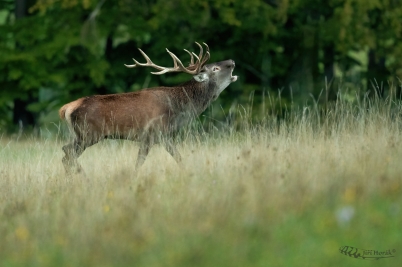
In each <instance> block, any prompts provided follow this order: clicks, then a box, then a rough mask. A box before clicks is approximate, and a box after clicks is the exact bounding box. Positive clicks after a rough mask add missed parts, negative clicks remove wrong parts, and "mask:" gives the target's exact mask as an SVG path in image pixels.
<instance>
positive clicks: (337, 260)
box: [0, 99, 402, 267]
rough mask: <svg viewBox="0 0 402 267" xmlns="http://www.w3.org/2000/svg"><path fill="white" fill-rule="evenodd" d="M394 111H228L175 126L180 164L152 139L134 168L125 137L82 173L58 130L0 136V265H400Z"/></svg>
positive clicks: (386, 105)
mask: <svg viewBox="0 0 402 267" xmlns="http://www.w3.org/2000/svg"><path fill="white" fill-rule="evenodd" d="M239 112H241V111H239ZM401 114H402V113H401V108H400V105H399V104H398V103H397V102H396V101H391V100H385V101H383V100H381V101H380V100H373V101H371V100H370V99H365V102H364V103H358V104H349V103H348V102H346V101H339V102H338V103H337V104H334V105H332V106H329V107H328V108H327V109H326V110H325V112H323V111H322V110H318V109H317V108H314V107H305V108H300V109H295V110H294V111H291V112H290V113H289V116H287V118H286V119H283V120H279V119H277V116H274V115H273V114H267V115H266V117H265V118H264V119H263V120H262V121H260V122H253V121H252V120H251V119H248V117H247V116H243V118H242V116H238V120H239V121H240V122H239V123H238V124H236V125H232V126H227V127H226V128H225V127H224V128H223V129H220V130H214V129H212V130H210V131H189V132H187V133H185V134H183V135H182V138H181V142H180V143H179V146H178V149H179V151H180V152H181V154H182V156H183V164H182V166H181V167H179V166H178V165H177V164H176V163H175V161H174V160H173V159H172V158H171V157H170V155H169V154H168V153H167V152H166V151H165V150H164V149H163V148H162V147H159V146H156V147H154V148H153V149H152V150H151V152H150V155H149V156H148V158H147V160H146V162H145V164H144V165H143V167H142V168H141V169H140V171H139V173H138V176H137V177H135V176H134V164H135V160H136V156H137V150H138V144H136V143H133V142H128V141H105V142H102V143H101V144H98V145H96V146H93V147H91V148H89V149H87V150H86V151H85V152H84V154H83V155H82V156H81V157H80V159H79V161H80V163H81V164H82V166H83V168H84V169H85V171H86V175H85V176H84V175H73V176H66V175H65V174H64V169H63V166H62V163H61V158H62V156H63V153H62V151H61V147H62V146H63V145H64V144H65V143H67V140H66V139H65V138H64V137H63V136H62V135H59V136H56V137H52V138H37V137H35V138H34V137H29V136H25V137H20V138H16V137H6V136H2V137H1V139H0V177H1V178H0V237H1V238H0V266H2V267H3V266H5V267H14V266H97V267H101V266H147V267H151V266H175V267H178V266H231V267H232V266H242V267H244V266H362V265H365V266H378V265H379V264H381V265H382V266H399V258H400V257H401V254H400V253H401V248H402V246H401V242H402V231H401V225H402V206H401V203H402V164H401V162H402V142H401V140H402V139H401V137H402V134H401V132H402V121H401ZM242 120H243V121H242ZM342 246H353V247H357V248H361V249H371V250H378V251H386V250H390V251H391V252H392V255H393V256H395V257H394V258H386V259H379V260H369V259H365V260H363V259H362V258H361V257H358V258H354V257H353V256H349V255H344V254H342V253H340V251H339V248H340V247H342Z"/></svg>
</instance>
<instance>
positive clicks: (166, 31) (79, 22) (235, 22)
mask: <svg viewBox="0 0 402 267" xmlns="http://www.w3.org/2000/svg"><path fill="white" fill-rule="evenodd" d="M196 41H198V42H205V43H207V44H208V45H209V46H210V49H211V61H210V62H215V61H221V60H225V59H233V60H235V62H236V69H235V74H236V75H239V77H240V79H239V80H238V81H237V82H236V83H234V84H232V85H231V86H229V87H228V88H227V89H226V90H225V91H224V92H223V93H222V94H221V96H220V97H219V98H218V100H217V101H216V102H215V103H214V104H213V106H212V107H211V108H210V109H208V111H207V113H208V116H205V117H207V118H215V119H216V120H221V119H223V118H224V116H227V114H229V113H230V109H231V107H233V106H234V105H237V106H238V105H245V104H247V103H250V101H252V107H253V110H254V111H255V110H259V109H260V108H261V106H263V107H264V109H268V110H269V109H272V108H275V107H273V106H272V105H278V103H279V105H280V108H281V109H286V108H292V107H294V106H303V105H309V104H311V103H314V104H318V105H319V106H320V107H322V108H325V107H326V106H327V105H328V103H330V102H334V101H337V99H339V97H340V95H339V94H338V92H340V91H343V93H342V96H341V97H342V98H343V100H346V101H351V102H353V101H358V100H359V98H360V97H364V96H370V95H371V96H378V97H381V98H386V97H388V96H395V97H397V98H399V97H400V94H401V82H400V80H399V77H401V76H402V61H401V60H400V58H401V57H402V5H401V3H400V1H399V0H381V1H380V0H328V1H320V0H294V1H290V0H247V1H240V0H214V1H197V0H175V1H173V0H137V1H133V0H116V1H111V0H58V1H57V0H37V1H36V0H2V1H1V2H0V132H2V133H4V132H7V133H12V132H16V131H21V130H22V129H37V128H40V127H43V126H44V127H49V128H52V127H50V126H48V125H50V124H51V123H53V122H57V121H58V117H57V110H58V108H59V107H60V106H62V105H63V104H64V103H66V102H68V101H72V100H74V99H76V98H79V97H82V96H87V95H92V94H110V93H122V92H130V91H135V90H140V89H141V88H145V87H152V86H157V85H167V86H169V85H173V84H177V83H180V82H182V81H185V80H188V79H189V77H188V75H185V74H180V75H177V74H176V75H175V74H168V75H162V76H153V75H151V74H150V70H149V69H146V68H144V69H127V68H126V67H124V65H123V64H131V63H132V60H131V58H136V59H137V60H139V61H140V62H142V61H143V58H142V56H141V54H140V53H139V52H138V50H137V48H141V49H142V50H143V51H145V52H146V53H147V54H148V55H149V56H150V57H151V59H153V61H154V62H155V63H157V64H159V65H163V66H170V65H171V64H172V60H171V58H170V57H169V55H168V54H167V53H166V51H165V48H169V50H170V51H172V52H173V53H175V54H176V55H178V56H179V57H180V58H181V59H182V60H183V62H186V60H187V57H188V55H187V54H186V53H185V52H184V51H183V50H182V49H184V48H186V49H189V50H191V51H195V52H196V53H198V47H197V46H195V45H194V42H196ZM188 60H189V59H188ZM273 95H275V96H276V97H279V98H278V99H279V101H275V102H267V101H265V99H267V97H270V96H273ZM253 114H254V117H255V118H257V119H258V114H259V113H258V112H253ZM215 119H214V120H215ZM55 129H56V127H55Z"/></svg>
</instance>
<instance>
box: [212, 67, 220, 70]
mask: <svg viewBox="0 0 402 267" xmlns="http://www.w3.org/2000/svg"><path fill="white" fill-rule="evenodd" d="M218 70H220V68H219V67H213V68H212V71H218Z"/></svg>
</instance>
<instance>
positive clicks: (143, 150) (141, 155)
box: [135, 139, 152, 173]
mask: <svg viewBox="0 0 402 267" xmlns="http://www.w3.org/2000/svg"><path fill="white" fill-rule="evenodd" d="M151 146H152V144H151V142H150V141H149V139H146V140H144V141H143V142H141V143H140V149H139V150H138V157H137V162H136V164H135V173H137V172H138V169H139V168H140V167H141V166H142V164H144V162H145V159H146V157H147V156H148V153H149V151H150V150H151Z"/></svg>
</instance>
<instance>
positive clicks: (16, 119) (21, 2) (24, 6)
mask: <svg viewBox="0 0 402 267" xmlns="http://www.w3.org/2000/svg"><path fill="white" fill-rule="evenodd" d="M28 1H29V0H15V17H16V19H17V20H18V19H22V18H24V17H26V16H27V14H28V4H30V3H28ZM19 48H20V46H19V44H18V42H17V43H16V49H17V50H18V49H19ZM33 102H34V99H33V97H32V95H29V96H28V97H23V98H21V97H20V98H16V99H14V107H13V123H14V124H15V125H18V126H19V127H20V128H22V127H24V128H25V127H26V126H35V125H36V116H35V114H34V113H32V112H31V111H29V110H28V109H27V106H28V105H29V104H31V103H33Z"/></svg>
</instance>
